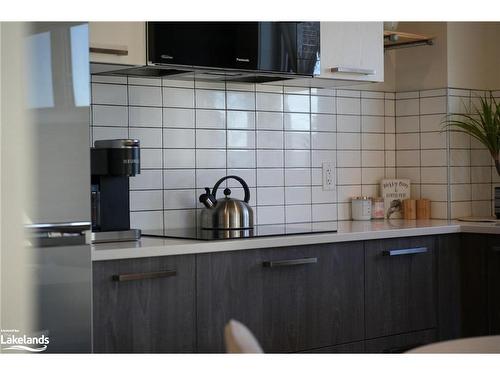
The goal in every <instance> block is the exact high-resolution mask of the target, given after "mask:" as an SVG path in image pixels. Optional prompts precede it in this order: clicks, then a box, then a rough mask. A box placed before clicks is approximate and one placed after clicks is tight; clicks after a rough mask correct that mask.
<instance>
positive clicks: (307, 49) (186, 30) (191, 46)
mask: <svg viewBox="0 0 500 375" xmlns="http://www.w3.org/2000/svg"><path fill="white" fill-rule="evenodd" d="M147 45H148V51H147V52H148V65H149V66H156V67H165V68H167V67H178V68H187V67H190V68H192V69H194V70H196V68H200V69H201V70H204V69H209V70H223V71H233V70H234V71H238V72H252V73H264V74H272V75H278V76H279V75H282V76H283V77H285V76H296V75H302V76H312V75H314V74H315V73H318V72H319V61H320V26H319V22H148V23H147Z"/></svg>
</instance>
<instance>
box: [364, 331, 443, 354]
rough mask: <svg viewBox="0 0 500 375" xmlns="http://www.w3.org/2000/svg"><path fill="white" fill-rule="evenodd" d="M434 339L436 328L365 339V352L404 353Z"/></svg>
mask: <svg viewBox="0 0 500 375" xmlns="http://www.w3.org/2000/svg"><path fill="white" fill-rule="evenodd" d="M435 341H436V330H434V329H430V330H426V331H420V332H412V333H405V334H401V335H394V336H387V337H382V338H379V339H373V340H367V341H365V352H366V353H386V354H389V353H404V352H406V351H408V350H410V349H413V348H416V347H418V346H422V345H427V344H430V343H433V342H435Z"/></svg>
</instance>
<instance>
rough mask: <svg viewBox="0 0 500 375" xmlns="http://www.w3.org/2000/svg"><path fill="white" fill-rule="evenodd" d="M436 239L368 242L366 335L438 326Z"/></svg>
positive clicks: (366, 256)
mask: <svg viewBox="0 0 500 375" xmlns="http://www.w3.org/2000/svg"><path fill="white" fill-rule="evenodd" d="M434 247H435V238H434V237H410V238H397V239H390V240H376V241H367V242H366V243H365V272H366V274H365V282H366V283H365V285H366V295H365V308H366V310H365V314H366V317H367V318H369V319H367V322H366V323H367V324H366V337H367V338H375V337H380V336H388V335H393V334H398V333H403V332H409V331H417V330H423V329H428V328H434V327H435V326H436V290H435V254H434V253H435V251H434Z"/></svg>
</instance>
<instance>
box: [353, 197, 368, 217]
mask: <svg viewBox="0 0 500 375" xmlns="http://www.w3.org/2000/svg"><path fill="white" fill-rule="evenodd" d="M351 211H352V219H353V220H371V218H372V199H371V198H370V197H354V198H352V200H351Z"/></svg>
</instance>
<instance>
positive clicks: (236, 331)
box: [224, 319, 264, 353]
mask: <svg viewBox="0 0 500 375" xmlns="http://www.w3.org/2000/svg"><path fill="white" fill-rule="evenodd" d="M224 341H225V343H226V352H227V353H264V352H263V351H262V348H261V347H260V345H259V342H258V341H257V339H256V338H255V336H254V335H253V334H252V332H250V330H249V329H248V328H247V327H246V326H245V325H244V324H242V323H240V322H238V321H237V320H232V319H231V320H230V321H229V323H227V324H226V326H225V327H224Z"/></svg>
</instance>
